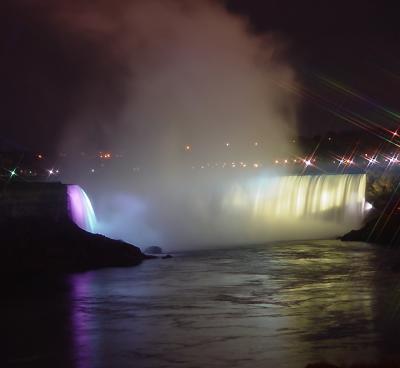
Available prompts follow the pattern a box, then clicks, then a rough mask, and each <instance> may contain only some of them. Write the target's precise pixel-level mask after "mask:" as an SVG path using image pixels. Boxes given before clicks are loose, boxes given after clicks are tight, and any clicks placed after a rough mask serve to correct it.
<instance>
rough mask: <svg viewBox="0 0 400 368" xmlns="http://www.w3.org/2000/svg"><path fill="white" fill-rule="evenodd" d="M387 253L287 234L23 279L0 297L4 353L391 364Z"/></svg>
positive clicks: (174, 362) (393, 312) (208, 362)
mask: <svg viewBox="0 0 400 368" xmlns="http://www.w3.org/2000/svg"><path fill="white" fill-rule="evenodd" d="M395 253H396V252H395V251H394V250H388V249H384V248H379V247H375V246H372V245H368V244H364V243H345V242H340V241H335V240H329V241H296V242H290V243H273V244H267V245H258V246H253V247H243V248H235V249H230V250H226V249H225V250H207V251H204V250H203V251H192V252H182V253H177V254H174V257H173V258H172V259H165V260H161V259H157V260H149V261H146V262H143V263H142V264H141V265H139V266H137V267H132V268H112V269H103V270H98V271H93V272H86V273H81V274H75V275H72V276H69V277H67V278H66V279H63V280H62V282H61V281H60V282H58V281H56V280H51V279H49V278H47V280H46V282H43V281H40V282H38V280H36V281H35V282H34V281H32V282H31V283H29V287H18V288H17V290H14V292H12V293H7V296H6V298H5V299H4V302H2V304H1V309H0V311H1V315H2V318H3V322H2V324H3V326H5V333H6V341H7V342H6V345H3V346H5V347H6V348H7V349H6V354H5V355H4V354H3V357H2V359H5V360H6V366H9V367H38V366H40V367H42V368H43V367H54V368H64V367H66V368H69V367H71V368H72V367H73V368H97V367H98V368H111V367H117V368H128V367H135V368H136V367H138V368H141V367H185V368H186V367H252V368H257V367H304V366H305V365H306V364H307V363H310V362H316V361H321V360H324V361H330V362H336V363H352V362H373V361H382V360H383V359H388V358H391V359H392V358H393V359H398V360H399V361H400V354H398V353H397V350H398V345H399V337H400V319H399V316H400V313H399V306H400V287H399V286H400V284H399V280H400V277H399V274H398V273H397V274H396V273H395V272H393V271H392V269H391V261H392V260H393V258H394V257H393V255H394V254H395ZM25 283H26V282H25ZM38 284H39V285H38ZM25 286H26V285H25Z"/></svg>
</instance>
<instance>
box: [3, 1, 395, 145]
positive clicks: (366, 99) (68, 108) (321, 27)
mask: <svg viewBox="0 0 400 368" xmlns="http://www.w3.org/2000/svg"><path fill="white" fill-rule="evenodd" d="M32 3H34V2H32V1H30V0H26V1H23V0H21V1H16V0H6V1H2V5H0V76H1V78H0V80H1V84H0V101H1V102H0V103H1V132H0V139H1V141H0V142H3V143H1V144H2V145H3V146H4V145H5V144H4V142H8V144H10V145H20V146H22V147H27V148H28V149H35V150H37V149H43V148H44V149H54V148H55V147H56V146H57V142H58V140H59V136H60V134H62V133H61V132H62V127H63V124H64V123H65V121H67V120H68V117H69V116H72V115H73V114H74V113H75V112H76V110H77V109H79V108H80V102H81V99H82V91H85V89H86V87H87V86H88V85H91V86H93V85H97V90H100V91H102V92H101V93H100V97H99V98H100V100H101V98H102V97H101V96H102V95H103V96H104V98H108V96H109V95H111V96H114V98H115V99H118V96H119V95H118V93H119V90H118V86H117V84H118V83H117V82H116V78H115V73H114V68H115V66H114V65H112V64H111V63H110V64H109V63H108V62H107V58H104V55H102V52H103V50H102V49H101V47H100V48H99V47H98V44H96V43H90V42H86V41H85V42H73V41H72V40H71V38H68V37H66V36H65V34H63V33H61V32H59V31H58V30H57V29H56V28H55V27H54V24H51V23H49V22H48V21H46V18H45V17H43V14H42V13H43V9H42V7H41V6H40V5H39V4H40V3H41V1H38V2H37V5H32ZM391 3H392V2H389V1H378V0H370V1H350V0H349V1H323V0H320V1H318V0H316V1H288V0H228V1H227V2H226V6H227V8H228V9H229V11H231V12H234V13H237V14H240V15H243V16H245V17H247V18H248V21H249V24H250V27H251V28H252V31H254V32H257V33H260V34H262V33H268V32H271V31H272V32H276V33H277V34H278V35H279V36H280V37H282V38H283V39H284V40H285V41H286V43H287V45H288V46H287V50H288V51H287V53H288V59H289V62H290V64H291V65H292V66H293V68H294V69H295V71H296V73H297V79H298V81H299V85H301V86H302V87H301V90H300V91H298V93H299V94H301V95H302V100H301V104H300V108H299V110H300V111H299V126H300V133H302V134H314V133H324V132H326V131H327V130H329V129H334V130H341V129H349V128H351V124H349V123H348V122H343V121H341V120H340V119H338V117H335V116H334V115H332V114H331V113H330V112H329V111H327V110H329V109H332V108H333V109H334V108H335V107H338V106H339V107H344V108H346V109H348V110H349V111H353V112H354V111H355V112H356V113H357V114H359V115H363V116H368V117H369V118H370V119H372V120H374V121H376V122H377V124H381V125H383V126H386V127H388V128H391V129H394V128H395V127H396V126H397V125H400V119H398V118H397V117H396V114H395V112H396V111H400V98H399V91H400V43H399V27H400V26H399V21H398V14H399V12H398V10H397V8H395V7H394V6H393V5H390V4H391ZM27 4H30V5H29V6H28V5H27ZM99 60H103V61H101V62H99ZM99 76H101V78H99ZM324 80H325V82H324ZM326 80H328V81H334V82H335V83H336V82H338V83H340V85H342V86H344V87H345V88H350V89H351V90H352V91H353V92H357V93H359V94H360V95H361V96H362V98H359V97H354V94H353V95H351V94H349V93H345V92H343V91H344V90H338V89H337V88H336V89H335V88H331V87H329V86H327V84H326ZM310 95H311V96H314V97H310ZM106 96H107V97H106ZM321 96H322V99H324V101H325V102H323V100H322V99H321ZM326 101H328V102H326ZM379 106H381V107H382V108H383V107H385V108H386V110H388V111H390V112H393V113H387V112H386V113H385V111H384V110H383V109H380V108H379ZM107 113H110V114H112V112H110V111H107ZM398 120H399V121H398ZM398 123H399V124H398Z"/></svg>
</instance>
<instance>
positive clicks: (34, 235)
mask: <svg viewBox="0 0 400 368" xmlns="http://www.w3.org/2000/svg"><path fill="white" fill-rule="evenodd" d="M0 231H1V234H2V235H1V245H2V246H1V253H2V254H1V258H0V259H1V267H0V272H6V273H14V274H15V273H20V274H21V273H33V274H37V273H69V272H76V271H85V270H90V269H96V268H101V267H118V266H133V265H136V264H138V263H140V262H141V261H142V260H144V259H146V258H151V257H149V256H146V255H145V254H143V253H142V252H141V251H140V249H139V248H138V247H135V246H133V245H130V244H128V243H125V242H123V241H120V240H113V239H109V238H107V237H105V236H103V235H99V234H91V233H88V232H86V231H84V230H82V229H80V228H79V227H78V226H77V225H75V224H74V223H73V222H72V221H69V220H65V221H54V222H51V221H43V220H40V219H36V218H30V219H24V220H16V219H12V220H11V219H7V220H3V221H1V222H0Z"/></svg>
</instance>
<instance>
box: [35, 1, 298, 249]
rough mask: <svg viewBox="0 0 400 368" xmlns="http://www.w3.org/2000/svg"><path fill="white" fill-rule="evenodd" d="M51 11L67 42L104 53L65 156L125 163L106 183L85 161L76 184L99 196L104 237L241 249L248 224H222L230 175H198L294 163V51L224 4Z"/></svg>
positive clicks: (78, 6)
mask: <svg viewBox="0 0 400 368" xmlns="http://www.w3.org/2000/svg"><path fill="white" fill-rule="evenodd" d="M42 4H43V11H44V12H45V13H46V14H47V15H48V17H49V19H50V20H51V21H52V22H53V23H54V25H55V27H57V28H58V30H59V32H62V33H63V34H65V36H66V37H68V39H70V40H71V42H80V43H81V44H87V45H90V47H93V48H94V50H96V57H97V59H96V60H95V63H94V68H95V69H96V71H97V75H98V79H97V80H96V79H94V80H92V83H89V84H88V85H87V86H86V87H85V88H83V89H82V90H81V91H80V94H81V103H80V105H79V108H77V109H76V113H75V115H74V116H73V118H72V119H70V122H69V124H68V128H67V129H66V131H65V132H64V136H65V137H66V138H65V139H64V141H63V142H62V143H61V144H60V148H61V150H62V151H64V152H68V153H73V152H81V151H86V152H90V151H96V150H99V149H101V147H103V148H104V149H107V150H111V151H112V152H120V153H121V154H123V159H121V160H119V161H118V163H114V164H113V166H112V168H111V167H109V168H108V169H107V170H104V173H103V174H101V176H100V174H99V176H93V175H92V176H88V167H86V166H85V165H86V164H85V163H84V162H81V161H79V160H76V159H73V160H71V162H70V164H71V166H70V171H69V173H68V174H66V175H65V180H68V181H70V182H72V181H73V182H76V183H78V184H82V185H83V186H84V187H85V189H87V191H88V192H89V194H92V195H93V196H94V199H95V200H94V206H95V209H96V211H97V214H98V216H99V218H100V221H101V222H102V224H103V231H105V232H106V233H107V234H111V235H112V236H114V237H123V238H124V239H126V240H129V241H131V242H133V243H136V244H137V243H139V245H148V244H149V245H150V243H153V242H157V243H159V244H161V245H170V246H173V244H178V243H179V244H202V243H208V244H218V243H222V242H223V243H229V242H230V241H232V240H233V239H234V238H236V239H237V234H238V232H239V233H240V226H239V227H238V225H239V223H240V221H241V220H240V221H239V222H238V221H236V220H235V223H233V222H232V223H231V224H230V225H229V214H225V215H226V216H225V217H224V222H223V223H221V222H220V221H219V220H217V217H216V216H215V215H216V213H217V212H219V211H220V209H219V205H218V203H219V202H220V201H222V197H223V191H224V190H225V189H226V190H228V189H229V183H230V180H231V179H232V178H231V174H229V175H228V176H227V175H226V174H225V173H224V172H223V171H221V172H213V173H212V174H210V172H209V171H208V172H207V170H204V171H202V173H201V174H200V175H199V174H198V173H196V174H193V171H192V172H191V171H190V170H193V169H192V166H193V167H195V170H197V169H200V167H201V166H202V165H207V163H208V164H209V163H210V162H212V165H214V163H218V162H219V163H222V162H223V161H228V162H232V161H237V160H239V161H240V160H241V161H245V160H250V161H252V162H253V161H254V160H263V161H265V162H268V161H270V160H272V158H273V157H275V156H276V155H280V154H293V153H295V152H294V148H293V147H292V146H293V145H292V146H289V141H290V139H289V138H290V136H291V135H293V134H294V133H295V123H296V101H295V100H294V99H293V96H291V95H290V94H289V93H288V92H287V90H286V89H285V88H284V86H285V85H288V84H290V83H291V82H292V81H293V79H294V78H295V76H294V72H293V70H292V68H291V67H290V66H289V64H288V62H287V60H285V47H286V45H285V42H283V40H282V39H280V38H279V37H278V36H277V35H272V34H271V35H263V36H259V35H255V34H252V33H251V32H250V30H249V27H248V24H247V23H246V21H245V20H244V19H242V18H240V17H238V16H235V15H232V14H230V13H229V12H228V11H227V10H226V9H225V8H224V7H223V4H221V3H220V2H216V1H174V0H167V1H161V0H160V1H157V0H155V1H144V0H143V1H133V2H132V1H129V2H128V1H119V2H113V3H112V4H111V3H110V2H108V1H94V2H85V1H81V2H74V3H65V4H66V5H65V6H60V4H58V5H54V3H52V2H43V3H42ZM102 72H103V73H104V74H102ZM228 142H229V147H228V146H227V143H228ZM254 142H257V144H258V145H257V149H255V147H254ZM186 146H189V147H190V150H185V147H186ZM136 168H140V171H139V173H137V172H133V170H135V169H136ZM250 175H252V174H250ZM218 218H220V213H218ZM221 226H224V229H223V230H222V229H221ZM230 227H231V230H232V231H230V229H229V228H230ZM233 229H234V230H235V231H233ZM222 234H223V235H222ZM229 234H231V236H229ZM264 235H265V234H264ZM200 238H203V239H200ZM256 240H257V241H264V240H268V239H264V238H262V239H260V238H258V239H256ZM241 241H246V240H245V239H241ZM249 241H255V239H249Z"/></svg>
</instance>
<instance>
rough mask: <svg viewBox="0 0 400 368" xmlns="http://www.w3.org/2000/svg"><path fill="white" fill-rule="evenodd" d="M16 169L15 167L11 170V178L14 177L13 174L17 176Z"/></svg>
mask: <svg viewBox="0 0 400 368" xmlns="http://www.w3.org/2000/svg"><path fill="white" fill-rule="evenodd" d="M15 170H16V169H13V170H11V171H10V178H12V177H13V176H16V175H17V173H16V171H15Z"/></svg>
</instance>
